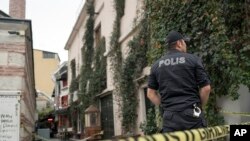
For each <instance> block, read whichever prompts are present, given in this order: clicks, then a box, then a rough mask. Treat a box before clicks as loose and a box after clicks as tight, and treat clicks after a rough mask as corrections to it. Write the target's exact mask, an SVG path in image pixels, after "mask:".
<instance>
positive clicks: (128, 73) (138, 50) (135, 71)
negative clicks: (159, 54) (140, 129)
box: [119, 20, 148, 131]
mask: <svg viewBox="0 0 250 141" xmlns="http://www.w3.org/2000/svg"><path fill="white" fill-rule="evenodd" d="M138 31H139V33H138V34H137V35H135V37H134V38H133V39H132V40H131V41H130V42H129V43H128V46H129V49H130V52H129V54H128V56H127V58H126V59H125V60H124V63H123V65H122V70H121V79H120V81H119V86H120V96H121V98H122V105H121V109H122V117H123V120H122V124H123V126H124V127H125V129H126V130H127V131H128V130H132V129H134V128H135V125H136V124H135V122H136V119H137V110H136V107H137V104H138V103H137V101H138V99H137V92H138V88H137V87H136V83H135V81H134V80H135V79H136V78H139V77H140V75H141V73H142V69H143V68H145V67H146V66H147V62H146V61H145V60H146V59H147V58H146V53H147V48H148V46H147V42H146V41H147V37H148V36H147V32H146V31H147V22H146V21H145V20H143V21H142V22H141V25H139V27H138Z"/></svg>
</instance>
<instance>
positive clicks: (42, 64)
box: [33, 49, 60, 111]
mask: <svg viewBox="0 0 250 141" xmlns="http://www.w3.org/2000/svg"><path fill="white" fill-rule="evenodd" d="M33 54H34V68H35V82H36V90H37V93H38V97H37V110H38V111H41V110H42V109H45V108H47V107H50V106H51V103H52V99H51V95H52V93H53V91H54V82H53V80H52V76H53V73H54V72H55V71H56V70H57V69H58V67H59V65H60V59H59V56H58V54H57V53H54V52H49V51H43V50H38V49H34V50H33Z"/></svg>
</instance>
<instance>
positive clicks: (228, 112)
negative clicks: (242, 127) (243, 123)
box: [220, 110, 250, 117]
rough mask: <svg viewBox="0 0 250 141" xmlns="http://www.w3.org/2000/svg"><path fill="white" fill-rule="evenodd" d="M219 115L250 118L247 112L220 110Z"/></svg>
mask: <svg viewBox="0 0 250 141" xmlns="http://www.w3.org/2000/svg"><path fill="white" fill-rule="evenodd" d="M220 113H222V114H230V115H239V116H245V117H250V113H247V112H230V111H225V110H221V111H220Z"/></svg>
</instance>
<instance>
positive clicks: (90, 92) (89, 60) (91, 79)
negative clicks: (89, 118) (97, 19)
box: [78, 1, 107, 117]
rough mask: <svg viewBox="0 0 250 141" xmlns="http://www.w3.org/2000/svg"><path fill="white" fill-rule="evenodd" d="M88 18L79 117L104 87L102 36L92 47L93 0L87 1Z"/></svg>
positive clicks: (104, 70) (105, 62)
mask: <svg viewBox="0 0 250 141" xmlns="http://www.w3.org/2000/svg"><path fill="white" fill-rule="evenodd" d="M88 14H89V18H88V20H87V23H86V31H85V34H84V39H83V41H84V46H83V48H82V58H83V60H82V62H83V65H82V67H81V72H80V81H79V85H80V87H79V93H78V94H79V98H80V101H81V107H80V109H81V110H80V111H81V112H82V113H81V117H84V116H83V115H84V111H85V110H86V108H87V107H88V106H90V105H93V104H94V105H95V104H97V103H96V100H95V96H96V95H97V94H100V93H101V92H102V91H103V90H104V89H105V88H106V87H107V82H106V79H107V78H106V77H107V75H106V71H107V70H106V66H107V59H106V57H105V56H104V52H105V48H106V47H105V39H104V38H102V39H101V41H100V43H99V44H98V46H96V49H94V5H93V1H89V3H88ZM78 107H79V106H78Z"/></svg>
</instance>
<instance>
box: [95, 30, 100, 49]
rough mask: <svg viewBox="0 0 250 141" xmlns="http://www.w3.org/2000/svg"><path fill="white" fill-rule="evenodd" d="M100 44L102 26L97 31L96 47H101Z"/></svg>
mask: <svg viewBox="0 0 250 141" xmlns="http://www.w3.org/2000/svg"><path fill="white" fill-rule="evenodd" d="M100 42H101V25H100V26H98V27H97V28H96V30H95V45H96V47H98V46H99V44H100Z"/></svg>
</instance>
